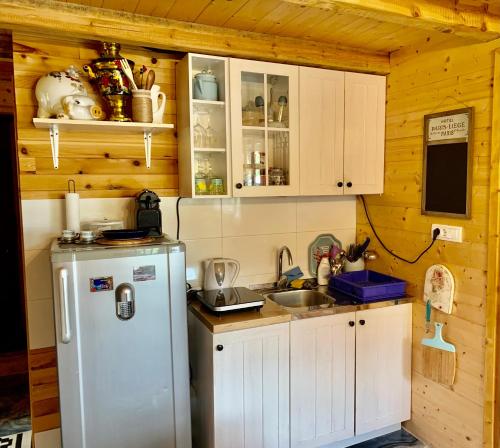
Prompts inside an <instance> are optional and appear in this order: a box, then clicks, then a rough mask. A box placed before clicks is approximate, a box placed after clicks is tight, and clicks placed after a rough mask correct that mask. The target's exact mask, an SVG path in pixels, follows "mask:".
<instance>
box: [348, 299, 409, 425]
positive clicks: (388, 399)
mask: <svg viewBox="0 0 500 448" xmlns="http://www.w3.org/2000/svg"><path fill="white" fill-rule="evenodd" d="M411 339H412V305H411V303H407V304H403V305H396V306H389V307H386V308H377V309H372V310H366V311H358V312H356V435H359V434H365V433H368V432H371V431H374V430H377V429H380V428H384V427H386V426H389V425H393V424H396V423H400V422H403V421H406V420H409V419H410V408H411Z"/></svg>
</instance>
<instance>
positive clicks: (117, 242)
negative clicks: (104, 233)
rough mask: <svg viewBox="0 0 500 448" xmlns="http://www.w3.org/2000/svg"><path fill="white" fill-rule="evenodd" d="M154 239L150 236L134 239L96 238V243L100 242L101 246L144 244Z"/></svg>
mask: <svg viewBox="0 0 500 448" xmlns="http://www.w3.org/2000/svg"><path fill="white" fill-rule="evenodd" d="M154 240H155V239H154V238H152V237H150V236H149V237H146V238H138V239H136V240H108V239H106V238H99V239H98V240H96V243H97V244H102V245H103V246H143V245H144V244H150V243H152V242H153V241H154Z"/></svg>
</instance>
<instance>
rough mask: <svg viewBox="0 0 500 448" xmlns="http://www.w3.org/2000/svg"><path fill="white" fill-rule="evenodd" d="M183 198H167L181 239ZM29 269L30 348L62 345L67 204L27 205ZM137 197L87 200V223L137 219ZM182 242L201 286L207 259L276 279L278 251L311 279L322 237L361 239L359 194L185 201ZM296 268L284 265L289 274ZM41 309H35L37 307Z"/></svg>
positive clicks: (169, 224) (254, 277) (169, 228)
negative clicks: (60, 255) (55, 293)
mask: <svg viewBox="0 0 500 448" xmlns="http://www.w3.org/2000/svg"><path fill="white" fill-rule="evenodd" d="M176 202H177V198H171V197H169V198H161V203H160V207H161V210H162V220H163V230H164V232H165V233H167V234H168V235H169V236H170V237H171V238H175V236H176V229H177V219H176V210H175V206H176ZM22 211H23V229H24V246H25V258H26V265H27V278H26V281H27V292H28V301H29V306H30V309H29V311H28V319H29V322H28V324H29V331H30V347H31V348H40V347H46V346H50V345H53V344H54V333H53V332H54V330H53V315H52V299H48V297H51V296H52V290H51V273H50V261H49V252H48V250H47V249H48V248H49V246H50V243H51V241H52V239H53V238H54V237H56V236H58V235H59V234H60V232H61V230H62V229H63V228H64V220H65V211H64V200H58V199H51V200H45V199H44V200H23V201H22ZM134 215H135V203H134V199H133V198H120V199H82V200H81V202H80V216H81V220H82V222H88V221H91V220H97V219H103V218H105V217H106V218H108V219H113V220H114V219H121V220H123V221H125V225H126V226H133V225H134V221H135V216H134ZM180 217H181V231H180V239H181V240H183V241H184V242H185V243H186V252H187V253H186V277H187V281H188V282H190V283H191V284H192V285H193V286H201V285H202V282H203V266H202V262H203V260H206V259H208V258H213V257H221V256H224V257H227V258H235V259H237V260H238V261H239V262H240V264H241V272H240V274H239V277H238V279H237V280H236V284H237V285H238V286H247V285H250V284H261V283H269V282H272V281H275V278H276V271H277V260H276V258H277V256H276V255H277V251H278V250H279V248H280V247H281V246H283V245H286V246H288V247H289V248H290V250H291V251H292V255H293V261H294V265H299V266H300V267H301V269H302V271H303V272H304V274H305V275H306V276H307V275H309V271H308V266H307V264H308V261H307V250H308V247H309V244H311V242H312V241H313V240H314V239H315V238H316V236H318V235H319V234H321V233H332V234H333V235H335V236H336V237H337V238H338V239H340V240H341V241H342V244H343V247H345V246H346V245H348V244H350V243H352V242H354V240H355V232H356V199H355V197H354V196H340V197H301V198H241V199H237V198H234V199H224V200H220V199H209V198H207V199H199V200H198V199H196V200H194V199H182V200H181V202H180ZM287 268H288V266H287V263H286V262H285V263H284V267H283V269H284V270H286V269H287ZM32 304H35V305H34V306H31V305H32Z"/></svg>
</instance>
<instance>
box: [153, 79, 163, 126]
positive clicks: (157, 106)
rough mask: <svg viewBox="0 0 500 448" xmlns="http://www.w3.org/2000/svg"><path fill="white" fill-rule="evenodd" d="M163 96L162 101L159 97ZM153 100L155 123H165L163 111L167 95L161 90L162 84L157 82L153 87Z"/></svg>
mask: <svg viewBox="0 0 500 448" xmlns="http://www.w3.org/2000/svg"><path fill="white" fill-rule="evenodd" d="M160 97H161V103H160V102H159V98H160ZM151 101H152V102H153V123H163V113H164V112H165V105H166V104H167V96H166V95H165V94H164V93H163V92H160V86H159V85H158V84H155V85H154V86H153V87H151Z"/></svg>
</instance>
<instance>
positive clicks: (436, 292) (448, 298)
mask: <svg viewBox="0 0 500 448" xmlns="http://www.w3.org/2000/svg"><path fill="white" fill-rule="evenodd" d="M454 295H455V280H454V278H453V274H452V273H451V272H450V270H449V269H448V268H447V267H446V266H444V265H442V264H434V265H432V266H431V267H430V268H429V269H427V272H426V273H425V283H424V297H423V298H424V302H426V303H427V301H429V302H430V303H431V306H432V307H433V308H436V309H437V310H439V311H442V312H443V313H446V314H451V310H452V307H453V296H454Z"/></svg>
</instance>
